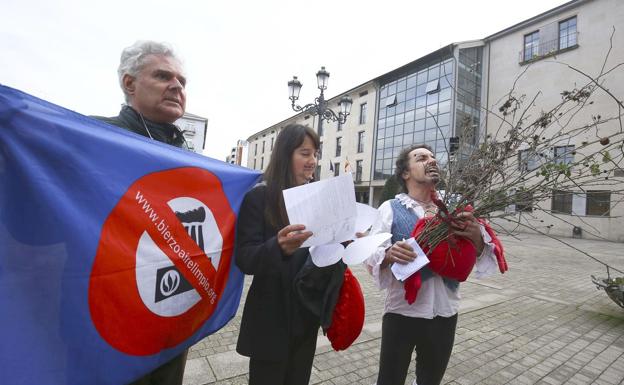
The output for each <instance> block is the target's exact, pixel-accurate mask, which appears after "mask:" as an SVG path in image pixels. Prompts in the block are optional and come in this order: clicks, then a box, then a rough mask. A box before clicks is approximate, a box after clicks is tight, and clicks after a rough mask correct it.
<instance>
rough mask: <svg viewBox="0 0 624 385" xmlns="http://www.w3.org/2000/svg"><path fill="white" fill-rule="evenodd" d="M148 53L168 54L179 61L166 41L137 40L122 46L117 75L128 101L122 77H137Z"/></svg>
mask: <svg viewBox="0 0 624 385" xmlns="http://www.w3.org/2000/svg"><path fill="white" fill-rule="evenodd" d="M149 55H163V56H168V57H171V58H174V59H175V60H177V61H178V62H180V59H178V57H177V56H176V55H175V53H174V52H173V48H171V47H170V46H169V45H168V44H166V43H159V42H156V41H151V40H139V41H137V42H136V43H134V44H132V45H131V46H130V47H126V48H124V50H123V51H122V52H121V60H120V62H119V69H117V75H118V76H119V85H120V86H121V90H122V91H123V93H124V97H125V98H126V102H129V96H128V94H127V93H126V89H125V88H124V85H123V77H124V75H126V74H128V75H130V76H132V77H137V75H138V74H139V72H140V71H141V68H142V67H143V65H144V64H145V59H146V57H147V56H149Z"/></svg>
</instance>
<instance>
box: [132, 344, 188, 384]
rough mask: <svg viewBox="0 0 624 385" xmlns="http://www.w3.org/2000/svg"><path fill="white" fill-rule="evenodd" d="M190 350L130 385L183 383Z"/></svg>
mask: <svg viewBox="0 0 624 385" xmlns="http://www.w3.org/2000/svg"><path fill="white" fill-rule="evenodd" d="M187 354H188V350H185V351H184V352H182V353H181V354H180V355H179V356H176V357H174V358H173V359H172V360H171V361H169V362H166V363H164V364H162V365H160V366H159V367H157V368H156V369H154V370H152V371H151V372H149V373H147V374H146V375H144V376H143V377H141V378H139V379H138V380H135V381H132V382H131V383H130V384H128V385H182V378H183V377H184V367H185V366H186V356H187Z"/></svg>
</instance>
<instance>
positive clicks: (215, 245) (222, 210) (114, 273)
mask: <svg viewBox="0 0 624 385" xmlns="http://www.w3.org/2000/svg"><path fill="white" fill-rule="evenodd" d="M235 222H236V216H235V215H234V212H233V211H232V209H231V208H230V204H229V202H228V200H227V197H226V196H225V193H224V192H223V188H222V185H221V181H220V180H219V179H218V178H217V177H216V176H215V175H214V174H212V173H211V172H209V171H206V170H204V169H200V168H194V167H184V168H178V169H173V170H167V171H160V172H155V173H152V174H148V175H145V176H143V177H141V178H140V179H138V180H137V181H136V182H135V183H133V184H132V186H130V188H129V189H128V191H127V192H126V193H125V194H124V195H123V196H122V198H121V199H120V200H119V203H117V205H116V206H115V207H114V208H113V210H112V212H111V213H110V215H109V216H108V218H107V219H106V221H105V222H104V226H103V227H102V233H101V236H100V243H99V245H98V249H97V254H96V256H95V261H94V263H93V269H92V271H91V277H90V281H89V308H90V312H91V318H92V320H93V323H94V325H95V327H96V329H97V330H98V332H99V333H100V335H101V336H102V338H104V340H106V341H107V342H108V343H109V344H110V345H111V346H113V347H114V348H116V349H117V350H119V351H122V352H124V353H127V354H131V355H150V354H155V353H158V352H160V351H161V350H163V349H166V348H171V347H174V346H176V345H178V344H179V343H181V342H183V341H184V340H186V339H187V338H189V337H190V336H191V335H193V333H195V332H196V331H197V330H198V329H199V328H200V327H201V326H202V325H203V324H204V322H205V321H206V320H207V319H208V318H209V317H210V315H211V314H212V313H213V312H214V310H215V308H216V307H217V304H218V302H219V298H220V297H221V294H222V292H223V289H224V288H225V285H226V283H227V279H228V275H229V271H230V263H231V258H232V252H233V245H234V226H235Z"/></svg>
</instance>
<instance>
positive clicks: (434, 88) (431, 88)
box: [425, 79, 440, 94]
mask: <svg viewBox="0 0 624 385" xmlns="http://www.w3.org/2000/svg"><path fill="white" fill-rule="evenodd" d="M438 91H440V79H435V80H432V81H430V82H429V83H427V88H426V89H425V93H427V94H432V93H434V92H438Z"/></svg>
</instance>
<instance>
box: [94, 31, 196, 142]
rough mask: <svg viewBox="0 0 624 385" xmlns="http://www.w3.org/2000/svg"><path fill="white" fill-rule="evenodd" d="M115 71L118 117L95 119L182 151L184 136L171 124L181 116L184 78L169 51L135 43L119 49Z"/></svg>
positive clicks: (160, 45) (156, 45) (153, 44)
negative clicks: (119, 103)
mask: <svg viewBox="0 0 624 385" xmlns="http://www.w3.org/2000/svg"><path fill="white" fill-rule="evenodd" d="M117 72H118V75H119V84H120V86H121V89H122V91H123V93H124V95H125V98H126V104H125V105H124V106H123V107H122V108H121V111H120V112H119V115H118V116H115V117H111V118H104V117H96V118H98V119H100V120H102V121H105V122H107V123H110V124H113V125H115V126H118V127H121V128H125V129H127V130H129V131H132V132H135V133H137V134H139V135H143V136H147V137H149V138H151V139H154V140H157V141H159V142H163V143H167V144H170V145H172V146H176V147H182V148H185V147H186V141H185V140H184V136H183V135H182V132H181V131H180V129H179V128H178V127H176V126H175V125H174V124H173V122H175V121H176V120H178V119H179V118H180V117H182V115H184V109H185V107H186V90H185V87H186V77H185V76H184V73H183V71H182V64H181V63H180V60H179V59H178V58H177V57H176V56H175V54H174V52H173V50H172V49H171V48H170V47H169V46H168V45H166V44H164V43H157V42H153V41H138V42H136V43H134V44H133V45H132V46H130V47H128V48H125V49H124V50H123V52H122V53H121V62H120V64H119V69H118V71H117Z"/></svg>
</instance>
